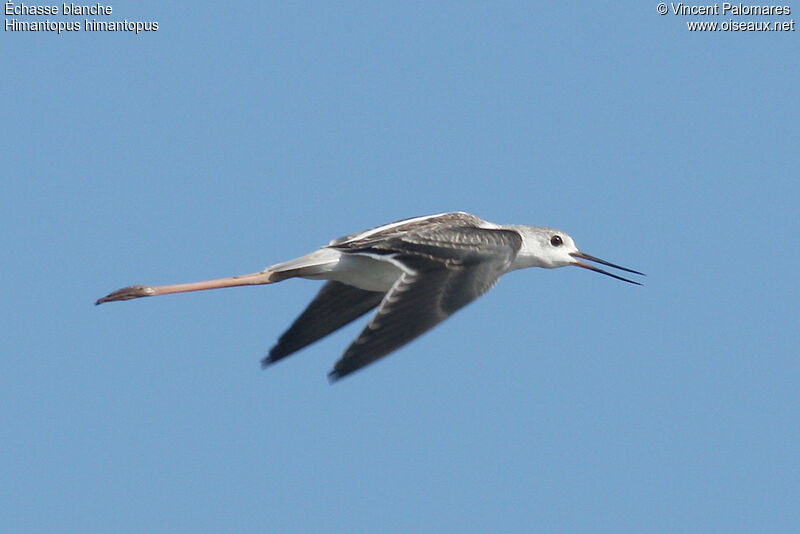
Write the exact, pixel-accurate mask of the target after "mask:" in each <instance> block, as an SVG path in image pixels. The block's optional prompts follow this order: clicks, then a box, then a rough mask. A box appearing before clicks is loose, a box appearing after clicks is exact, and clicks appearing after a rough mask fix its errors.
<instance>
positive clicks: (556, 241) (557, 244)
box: [550, 235, 564, 247]
mask: <svg viewBox="0 0 800 534" xmlns="http://www.w3.org/2000/svg"><path fill="white" fill-rule="evenodd" d="M550 244H551V245H553V246H554V247H560V246H561V245H563V244H564V240H563V239H561V236H560V235H554V236H553V237H551V238H550Z"/></svg>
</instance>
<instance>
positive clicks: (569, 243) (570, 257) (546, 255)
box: [514, 226, 644, 285]
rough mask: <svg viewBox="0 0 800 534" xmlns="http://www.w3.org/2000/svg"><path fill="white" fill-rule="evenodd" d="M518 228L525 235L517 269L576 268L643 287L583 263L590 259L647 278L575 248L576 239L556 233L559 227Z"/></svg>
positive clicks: (516, 264)
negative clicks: (571, 266) (570, 266)
mask: <svg viewBox="0 0 800 534" xmlns="http://www.w3.org/2000/svg"><path fill="white" fill-rule="evenodd" d="M515 228H516V229H517V230H518V231H519V232H520V233H521V234H522V239H523V243H522V249H521V250H520V252H519V254H518V256H517V260H516V261H515V265H514V268H524V267H544V268H546V269H554V268H556V267H567V266H569V265H575V266H577V267H582V268H584V269H589V270H591V271H594V272H597V273H601V274H604V275H606V276H610V277H612V278H616V279H617V280H622V281H624V282H629V283H631V284H637V285H641V284H640V283H639V282H635V281H633V280H628V279H627V278H623V277H621V276H618V275H616V274H613V273H610V272H608V271H606V270H603V269H601V268H599V267H595V266H594V265H590V264H588V263H586V262H584V261H581V260H588V261H592V262H595V263H599V264H601V265H606V266H608V267H613V268H615V269H619V270H621V271H626V272H629V273H633V274H639V275H642V276H644V273H640V272H639V271H634V270H633V269H628V268H626V267H620V266H619V265H615V264H613V263H610V262H607V261H605V260H601V259H600V258H596V257H594V256H591V255H589V254H586V253H585V252H581V251H580V249H578V247H577V246H576V245H575V240H574V239H572V237H571V236H570V235H569V234H567V233H566V232H562V231H561V230H556V229H555V228H546V227H544V226H517V227H515Z"/></svg>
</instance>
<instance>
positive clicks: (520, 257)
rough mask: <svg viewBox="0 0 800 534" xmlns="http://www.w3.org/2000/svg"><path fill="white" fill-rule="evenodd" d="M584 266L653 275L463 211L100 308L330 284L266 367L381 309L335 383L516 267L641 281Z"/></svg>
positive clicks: (558, 236) (142, 291) (337, 370)
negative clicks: (570, 269)
mask: <svg viewBox="0 0 800 534" xmlns="http://www.w3.org/2000/svg"><path fill="white" fill-rule="evenodd" d="M583 260H586V261H591V262H593V263H598V264H601V265H605V266H607V267H612V268H614V269H618V270H621V271H625V272H628V273H632V274H637V275H641V276H645V275H644V273H641V272H639V271H634V270H633V269H628V268H626V267H621V266H619V265H615V264H613V263H610V262H607V261H605V260H601V259H600V258H596V257H594V256H591V255H589V254H586V253H584V252H581V251H580V250H579V249H578V247H577V246H576V245H575V241H574V240H573V239H572V237H570V236H569V235H568V234H567V233H565V232H562V231H561V230H556V229H554V228H548V227H544V226H523V225H499V224H494V223H491V222H489V221H485V220H483V219H481V218H479V217H477V216H475V215H471V214H469V213H465V212H463V211H455V212H448V213H439V214H435V215H425V216H421V217H413V218H410V219H403V220H400V221H395V222H391V223H388V224H384V225H381V226H377V227H374V228H370V229H369V230H364V231H362V232H358V233H355V234H351V235H348V236H346V237H342V238H339V239H334V240H333V241H331V242H330V243H328V244H327V245H325V246H323V247H321V248H319V249H317V250H315V251H314V252H311V253H309V254H306V255H305V256H301V257H299V258H295V259H293V260H289V261H286V262H283V263H277V264H275V265H272V266H270V267H267V268H266V269H264V270H262V271H259V272H255V273H251V274H244V275H239V276H233V277H229V278H220V279H216V280H206V281H202V282H192V283H186V284H175V285H165V286H143V285H136V286H128V287H124V288H122V289H119V290H117V291H114V292H112V293H110V294H108V295H107V296H105V297H103V298H100V299H98V300H97V301H96V302H95V304H103V303H105V302H113V301H124V300H130V299H135V298H140V297H153V296H157V295H166V294H170V293H182V292H188V291H200V290H205V289H215V288H223V287H234V286H247V285H261V284H274V283H276V282H281V281H283V280H288V279H290V278H305V279H310V280H324V281H325V284H324V285H323V286H322V288H321V289H320V291H319V293H317V295H316V297H314V299H313V300H312V301H311V303H310V304H309V305H308V306H307V307H306V309H305V310H304V311H303V312H302V313H301V314H300V316H299V317H298V318H297V319H296V320H295V321H294V323H292V325H291V326H290V327H289V329H288V330H286V332H284V333H283V334H282V335H281V336H280V338H278V342H277V343H276V344H275V346H273V347H272V349H271V350H270V351H269V354H268V355H267V356H266V357H265V358H264V359H263V360H262V362H261V363H262V367H268V366H270V365H272V364H274V363H275V362H278V361H280V360H282V359H284V358H286V357H287V356H289V355H291V354H294V353H295V352H297V351H299V350H300V349H302V348H305V347H307V346H308V345H310V344H312V343H314V342H316V341H318V340H320V339H321V338H323V337H325V336H327V335H328V334H330V333H332V332H334V331H336V330H338V329H339V328H341V327H343V326H345V325H347V324H348V323H350V322H352V321H354V320H356V319H358V318H359V317H361V316H363V315H364V314H366V313H367V312H369V311H371V310H372V309H374V308H377V311H376V312H375V314H374V315H373V316H372V318H371V319H370V321H369V322H368V324H367V325H366V327H364V329H363V330H362V331H361V333H360V334H359V336H358V337H357V338H356V339H355V341H353V342H352V344H351V345H350V346H349V347H348V348H347V350H345V352H344V354H343V356H342V357H341V358H340V359H339V360H338V361H337V362H336V364H335V365H334V368H333V370H332V371H331V372H330V373H328V378H329V380H330V382H335V381H337V380H339V379H340V378H343V377H345V376H347V375H349V374H351V373H353V372H355V371H358V370H360V369H362V368H363V367H365V366H367V365H369V364H371V363H373V362H375V361H376V360H378V359H380V358H382V357H384V356H386V355H388V354H389V353H391V352H393V351H395V350H396V349H398V348H400V347H402V346H403V345H405V344H406V343H408V342H410V341H411V340H413V339H415V338H417V337H419V336H420V335H422V334H424V333H425V332H427V331H428V330H430V329H431V328H433V327H434V326H436V325H438V324H439V323H441V322H442V321H444V320H445V319H447V318H448V317H450V316H451V315H452V314H453V313H455V312H456V311H458V310H459V309H461V308H463V307H464V306H466V305H467V304H469V303H470V302H472V301H473V300H475V299H477V298H478V297H480V296H481V295H483V294H484V293H486V292H487V291H489V290H490V289H491V288H492V287H494V285H495V284H496V283H497V281H498V279H499V278H500V276H501V275H503V274H505V273H508V272H511V271H516V270H518V269H527V268H529V267H541V268H546V269H552V268H558V267H566V266H577V267H582V268H584V269H589V270H592V271H595V272H597V273H601V274H604V275H606V276H610V277H612V278H616V279H617V280H622V281H624V282H628V283H631V284H636V285H642V284H641V283H640V282H637V281H634V280H630V279H628V278H624V277H622V276H619V275H617V274H613V273H611V272H608V271H606V270H603V269H601V268H599V267H597V266H595V265H591V264H588V263H586V262H585V261H583Z"/></svg>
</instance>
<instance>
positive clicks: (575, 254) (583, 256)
mask: <svg viewBox="0 0 800 534" xmlns="http://www.w3.org/2000/svg"><path fill="white" fill-rule="evenodd" d="M570 256H572V257H573V258H581V259H584V260H589V261H593V262H595V263H599V264H601V265H607V266H609V267H613V268H615V269H619V270H620V271H626V272H629V273H633V274H639V275H642V276H646V275H645V274H644V273H640V272H639V271H634V270H633V269H628V268H626V267H620V266H619V265H614V264H613V263H609V262H607V261H605V260H601V259H600V258H595V257H594V256H590V255H589V254H584V253H583V252H571V253H570ZM573 265H577V266H578V267H583V268H584V269H589V270H590V271H594V272H596V273H600V274H604V275H606V276H610V277H611V278H616V279H617V280H622V281H623V282H628V283H630V284H636V285H637V286H640V285H642V284H641V283H639V282H634V281H633V280H628V279H627V278H623V277H621V276H617V275H616V274H612V273H610V272H608V271H605V270H603V269H601V268H600V267H595V266H594V265H589V264H588V263H584V262H582V261H580V260H575V263H574V264H573Z"/></svg>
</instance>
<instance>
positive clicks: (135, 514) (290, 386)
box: [0, 1, 800, 534]
mask: <svg viewBox="0 0 800 534" xmlns="http://www.w3.org/2000/svg"><path fill="white" fill-rule="evenodd" d="M289 4H290V5H289ZM111 5H112V6H113V9H114V12H113V15H111V16H109V17H106V19H107V20H123V19H128V20H139V21H158V23H159V29H158V31H157V32H154V33H149V34H140V35H138V36H137V35H133V34H128V33H121V34H117V33H87V32H79V33H71V34H62V35H56V34H52V33H45V34H42V33H30V32H8V31H6V32H3V34H2V37H0V41H1V46H2V50H3V54H2V55H3V60H2V62H3V63H2V64H3V73H4V76H3V78H4V81H3V83H2V95H3V98H2V106H3V119H4V125H5V126H4V128H2V132H1V133H0V137H2V139H1V140H2V146H3V148H4V154H5V155H4V157H3V171H2V176H3V178H2V181H1V182H0V187H2V189H0V192H2V195H0V203H2V205H1V206H0V228H2V231H0V249H2V251H3V254H2V258H3V259H2V266H3V268H2V271H3V275H4V277H3V280H4V282H3V298H2V306H0V310H2V323H1V324H2V330H3V332H4V333H3V335H2V338H3V344H2V345H3V348H4V350H3V357H2V358H1V359H0V405H1V406H2V409H0V424H1V425H2V432H3V438H2V439H1V440H0V458H2V460H0V480H3V484H2V489H0V525H3V528H2V530H3V531H4V532H26V533H28V532H62V533H72V532H81V533H86V532H132V533H138V532H142V533H145V532H146V533H152V532H192V533H196V532H282V533H290V534H294V533H317V532H328V533H339V532H342V533H344V532H348V533H349V532H386V533H395V532H397V533H400V532H463V533H473V532H475V533H479V532H488V531H491V532H498V531H499V532H532V531H537V532H710V531H713V532H796V531H797V529H798V528H800V507H798V502H800V458H799V457H798V454H797V447H798V442H800V416H799V415H798V405H800V403H799V402H800V394H799V393H798V389H797V384H798V382H800V363H799V362H798V355H799V354H800V350H798V349H800V338H799V337H798V311H800V310H798V297H800V292H799V291H798V287H799V285H798V275H797V272H798V268H800V253H798V246H797V243H798V241H797V239H798V237H797V236H798V235H799V234H800V218H799V217H798V208H797V203H798V200H800V180H799V179H798V168H800V155H799V154H800V150H799V149H800V146H799V145H798V141H800V131H799V130H800V128H799V127H798V118H800V100H799V99H798V94H800V74H798V72H800V71H798V69H797V57H798V52H800V47H799V46H798V34H797V32H786V33H781V34H778V33H763V32H762V33H755V32H753V33H751V32H704V33H697V32H689V31H688V30H687V26H686V21H687V20H690V19H689V18H687V17H680V16H674V15H666V16H661V15H659V14H658V13H657V12H656V2H652V3H651V2H627V3H617V4H615V5H613V6H612V5H608V4H603V3H596V2H592V3H589V2H586V3H579V2H578V3H576V2H559V3H549V4H547V5H544V4H542V3H524V2H511V3H503V5H502V6H501V5H497V4H492V3H475V2H444V3H436V5H432V4H429V3H408V2H391V3H390V2H386V3H369V2H364V3H349V2H342V3H336V5H335V6H334V5H333V3H321V2H318V3H302V4H299V3H287V2H264V3H254V4H248V3H246V4H241V3H238V4H230V5H223V4H221V3H219V2H203V1H199V2H193V3H191V6H189V5H188V4H186V3H177V2H175V3H164V2H148V1H141V2H131V1H119V2H115V3H113V4H111ZM789 5H790V6H791V7H792V9H794V8H795V6H794V5H792V4H789ZM797 9H798V10H800V5H798V6H797ZM799 12H800V11H799ZM794 16H795V15H794V14H792V15H790V16H788V17H784V16H782V17H777V16H775V17H768V18H767V19H761V18H758V17H734V19H735V20H737V21H746V20H751V19H753V20H776V21H786V20H791V19H793V18H794ZM57 18H58V19H61V20H66V19H65V18H64V17H57ZM730 18H731V17H710V18H702V17H697V19H698V20H718V21H724V20H728V19H730ZM79 20H80V19H79ZM692 20H694V19H692ZM450 210H465V211H469V212H472V213H475V214H477V215H479V216H481V217H484V218H486V219H488V220H491V221H494V222H498V223H514V224H532V225H547V226H554V227H558V228H562V229H564V230H565V231H567V232H569V233H570V234H571V235H572V236H573V237H575V239H576V241H577V243H578V245H579V246H580V247H581V248H582V249H584V250H585V251H587V252H589V253H591V254H594V255H597V256H600V257H602V258H607V259H608V260H610V261H613V262H617V263H620V264H622V265H625V266H629V267H632V268H634V269H639V270H642V271H644V272H646V273H647V274H648V277H647V278H646V280H645V283H646V285H645V286H644V287H635V286H631V285H629V284H624V283H620V282H618V281H615V280H612V279H610V278H607V277H602V276H598V275H595V274H593V273H589V272H588V271H584V270H579V269H560V270H556V271H544V270H539V269H532V270H527V271H520V272H515V273H513V274H510V275H508V276H507V277H505V278H503V279H502V280H501V281H500V283H499V284H498V286H497V287H496V288H495V289H494V290H492V291H491V292H490V293H488V294H487V295H486V296H484V297H482V298H481V299H480V300H478V301H477V302H475V303H474V304H472V305H470V306H468V307H467V308H465V309H464V310H462V311H460V312H459V313H458V314H456V315H455V316H454V317H452V318H451V319H450V320H449V321H447V322H445V323H444V324H442V325H441V326H440V327H438V328H436V329H435V330H433V331H431V332H430V333H428V334H427V335H425V336H424V337H422V338H420V339H418V340H416V341H415V342H413V343H411V344H409V345H407V346H406V347H404V348H402V349H401V350H399V351H397V352H396V353H394V354H392V355H391V356H390V357H388V358H386V359H384V360H381V361H380V362H378V363H376V364H374V365H372V366H370V367H368V368H366V369H364V370H363V371H361V372H359V373H357V374H355V375H353V376H351V377H348V378H347V379H345V380H342V381H340V382H339V383H337V384H335V385H333V386H331V385H329V384H328V382H327V380H326V373H327V372H328V371H329V370H330V369H331V368H332V366H333V364H334V362H335V361H336V360H337V359H338V358H339V356H340V355H341V353H342V351H343V350H344V349H345V348H346V346H347V345H348V344H349V342H350V341H351V340H352V339H353V338H354V337H355V335H356V334H357V333H358V331H359V329H360V328H361V327H362V325H363V323H361V322H359V323H358V324H355V325H351V326H350V327H348V328H346V329H344V330H342V331H340V332H337V333H336V334H334V335H332V336H330V337H329V338H326V339H325V340H323V341H321V342H319V343H317V344H315V345H313V346H312V347H310V348H308V349H306V350H304V351H302V352H301V353H298V354H297V355H295V356H293V357H291V358H289V359H287V360H286V361H284V362H281V363H280V364H278V365H275V366H273V367H272V368H270V369H268V370H266V371H261V370H260V368H259V360H260V359H261V358H262V357H263V356H264V355H265V354H266V352H267V350H268V349H269V348H270V347H271V346H272V344H273V343H274V342H275V340H276V339H277V337H278V336H279V335H280V334H281V333H282V332H283V330H284V329H285V328H286V327H287V326H288V325H289V324H290V323H291V321H292V320H293V319H294V318H295V317H296V316H297V314H299V313H300V311H302V309H303V308H304V306H305V305H306V304H307V302H308V301H309V300H310V299H311V298H312V296H313V295H314V294H315V292H316V291H317V289H318V287H319V285H318V283H315V282H309V281H304V280H291V281H287V282H285V283H282V284H277V285H274V286H264V287H254V288H246V289H245V288H235V289H229V290H224V291H223V290H221V291H212V292H203V293H196V294H186V295H172V296H167V297H162V298H157V299H141V300H138V301H133V302H127V303H113V304H108V305H104V306H101V307H95V306H93V305H92V304H93V302H94V300H95V299H96V298H98V297H100V296H102V295H105V294H106V293H107V292H109V291H111V290H114V289H116V288H119V287H121V286H124V285H129V284H132V283H145V284H165V283H177V282H186V281H194V280H202V279H207V278H216V277H220V276H228V275H233V274H241V273H248V272H253V271H257V270H259V269H261V268H263V267H264V266H266V265H269V264H272V263H276V262H279V261H283V260H286V259H290V258H293V257H295V256H298V255H301V254H304V253H306V252H309V251H311V250H313V249H314V248H316V247H318V246H320V245H323V244H325V243H327V242H328V241H329V240H330V239H332V238H335V237H339V236H342V235H345V234H348V233H351V232H354V231H358V230H361V229H365V228H368V227H371V226H375V225H378V224H381V223H384V222H388V221H392V220H396V219H400V218H404V217H411V216H416V215H421V214H427V213H438V212H442V211H450Z"/></svg>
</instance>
